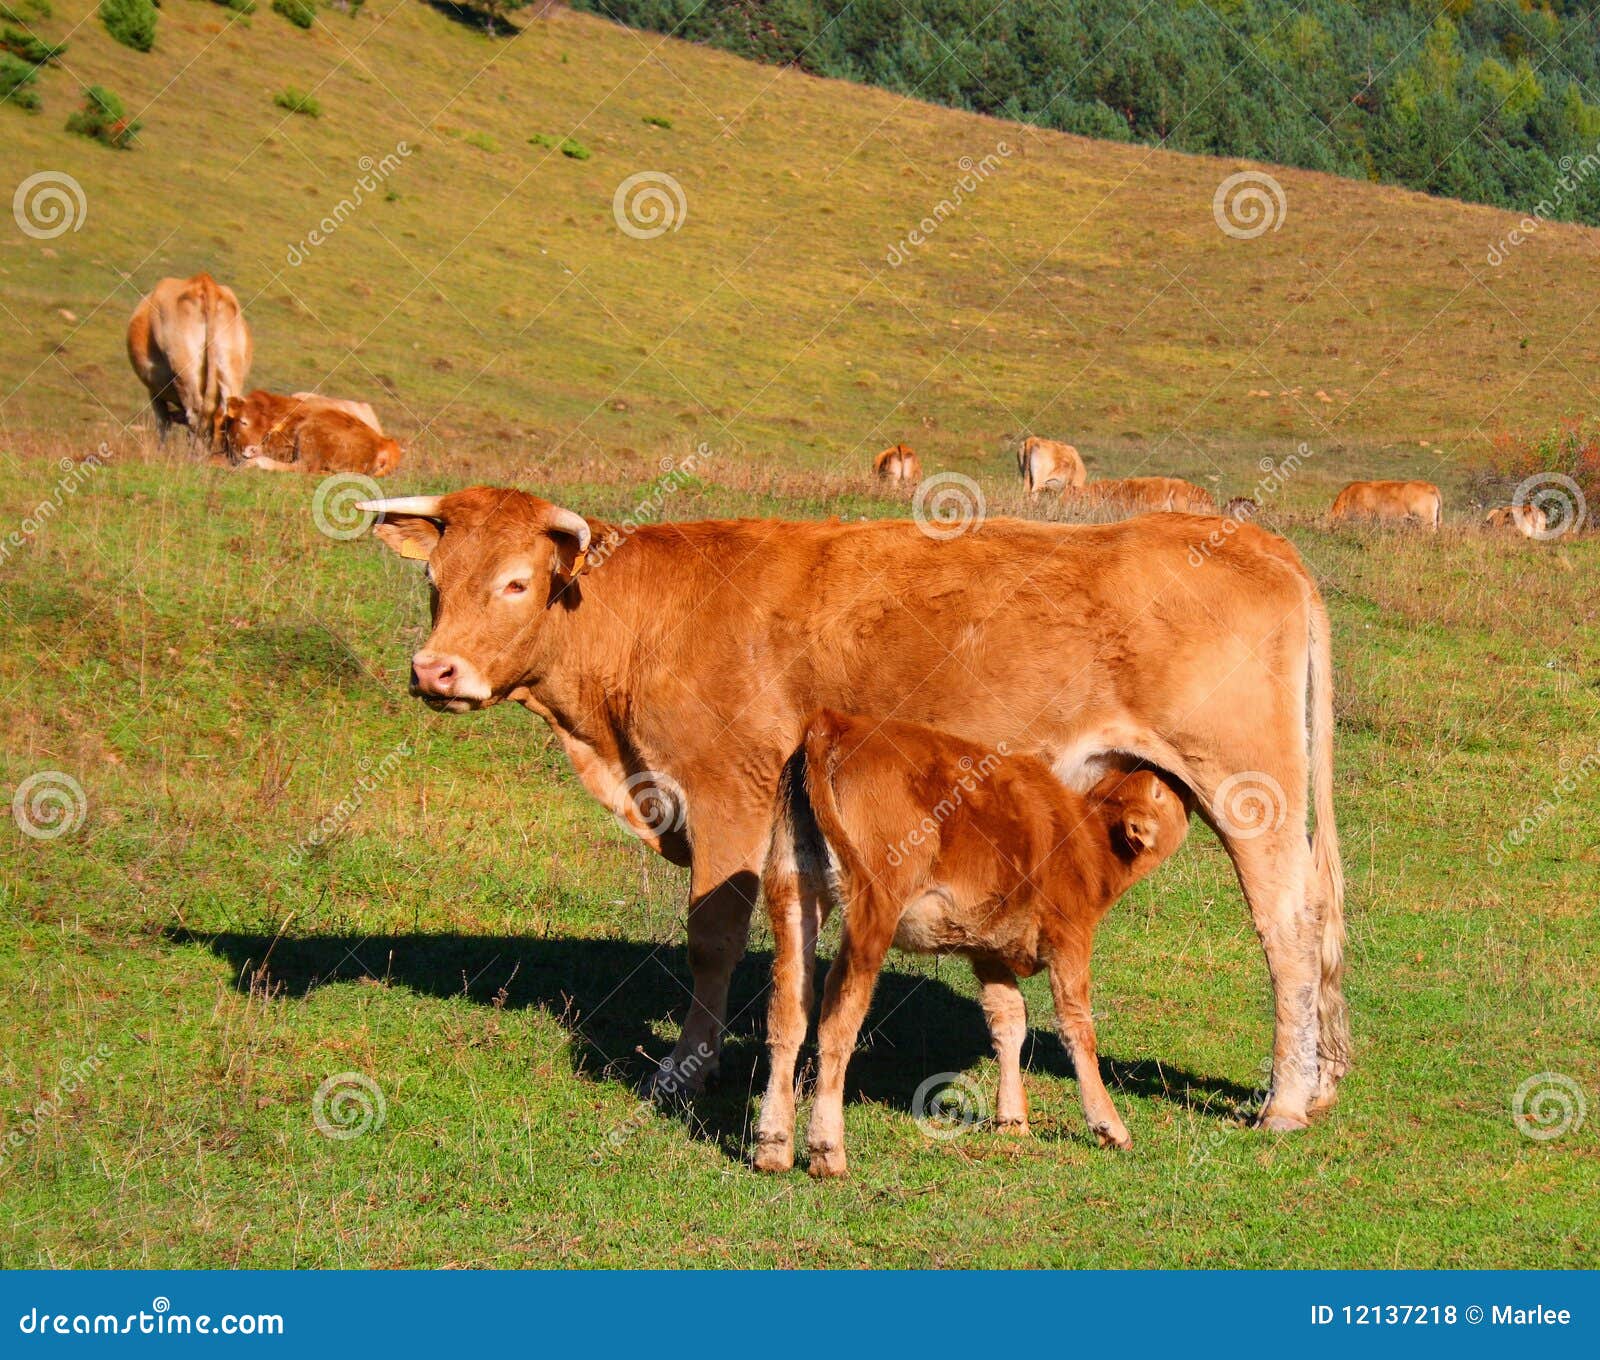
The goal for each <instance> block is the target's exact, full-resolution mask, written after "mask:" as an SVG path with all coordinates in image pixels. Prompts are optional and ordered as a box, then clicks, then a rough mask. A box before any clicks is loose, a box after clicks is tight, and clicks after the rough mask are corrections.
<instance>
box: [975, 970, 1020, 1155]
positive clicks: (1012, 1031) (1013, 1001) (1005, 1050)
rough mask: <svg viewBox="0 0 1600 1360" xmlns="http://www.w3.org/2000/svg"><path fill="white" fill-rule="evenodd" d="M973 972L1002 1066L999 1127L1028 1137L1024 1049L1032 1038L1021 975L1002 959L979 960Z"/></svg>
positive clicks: (992, 1039) (985, 1017) (990, 1036)
mask: <svg viewBox="0 0 1600 1360" xmlns="http://www.w3.org/2000/svg"><path fill="white" fill-rule="evenodd" d="M972 971H973V972H974V973H975V974H976V975H977V978H978V982H979V984H980V991H979V1000H980V1002H981V1003H982V1005H983V1015H984V1019H986V1020H987V1021H988V1022H989V1038H990V1041H991V1042H992V1043H993V1044H994V1056H995V1058H996V1060H997V1061H998V1062H999V1064H1000V1099H999V1101H998V1102H997V1103H996V1105H995V1114H994V1122H995V1127H996V1128H998V1129H999V1130H1000V1131H1001V1132H1002V1133H1015V1134H1021V1135H1026V1134H1027V1132H1028V1096H1027V1093H1026V1092H1025V1091H1024V1090H1023V1089H1022V1045H1023V1041H1024V1040H1026V1039H1027V1037H1028V1007H1027V1003H1026V1002H1024V1001H1023V999H1022V989H1021V988H1020V987H1018V986H1017V975H1016V974H1015V973H1013V972H1012V971H1011V970H1010V969H1009V968H1007V967H1006V966H1005V964H1003V963H1001V962H1000V961H999V960H998V959H986V958H981V957H979V958H975V959H973V961H972Z"/></svg>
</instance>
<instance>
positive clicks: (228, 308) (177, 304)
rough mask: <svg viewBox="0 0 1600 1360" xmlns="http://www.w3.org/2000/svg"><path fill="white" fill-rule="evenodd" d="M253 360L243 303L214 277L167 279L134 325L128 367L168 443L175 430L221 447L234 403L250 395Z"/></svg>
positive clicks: (136, 312) (152, 293) (141, 309)
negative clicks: (225, 416)
mask: <svg viewBox="0 0 1600 1360" xmlns="http://www.w3.org/2000/svg"><path fill="white" fill-rule="evenodd" d="M252 355H253V345H252V342H251V339H250V327H249V326H248V325H246V324H245V319H244V313H243V312H242V311H241V310H240V308H239V299H238V298H237V297H236V296H234V292H233V289H231V288H229V287H227V286H226V285H224V284H220V283H218V282H217V281H216V280H215V279H214V278H212V277H211V275H209V274H196V275H195V276H194V277H193V278H192V279H162V280H161V282H160V283H158V284H156V286H155V287H154V288H152V289H151V290H150V292H149V294H148V296H146V297H145V298H143V299H142V300H141V301H140V303H139V305H138V306H137V307H135V308H134V309H133V319H132V320H131V321H129V322H128V361H129V362H130V363H131V364H132V365H133V371H134V372H135V373H136V374H138V376H139V381H140V382H142V383H143V384H144V386H145V390H146V391H147V392H149V394H150V409H151V410H152V411H153V412H154V413H155V418H156V432H157V434H158V435H159V436H160V438H161V440H162V441H163V442H165V440H166V437H167V430H168V429H169V428H171V427H172V426H173V425H186V426H187V427H188V429H189V433H190V434H191V435H192V436H193V437H194V438H195V439H197V440H199V441H200V442H201V443H202V444H204V445H205V446H206V447H207V448H211V447H214V446H215V444H216V441H217V437H218V428H217V427H218V423H219V422H220V420H221V418H222V412H223V409H224V408H225V407H226V405H227V402H228V398H229V397H236V396H238V395H240V394H241V393H242V392H243V391H244V384H245V379H246V378H247V377H249V375H250V360H251V357H252Z"/></svg>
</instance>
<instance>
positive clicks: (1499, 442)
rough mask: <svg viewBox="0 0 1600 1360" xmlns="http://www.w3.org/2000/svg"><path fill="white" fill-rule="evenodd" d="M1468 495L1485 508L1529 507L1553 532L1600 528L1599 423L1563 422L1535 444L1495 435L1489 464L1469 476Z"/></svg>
mask: <svg viewBox="0 0 1600 1360" xmlns="http://www.w3.org/2000/svg"><path fill="white" fill-rule="evenodd" d="M1573 487H1576V488H1577V493H1576V495H1575V494H1574V493H1573ZM1471 489H1472V494H1473V496H1474V498H1475V499H1476V500H1477V501H1478V503H1479V504H1480V505H1484V506H1496V505H1510V504H1513V503H1514V502H1516V501H1518V500H1520V501H1523V502H1528V501H1531V502H1532V503H1533V504H1535V505H1537V506H1539V507H1540V508H1541V509H1543V510H1544V511H1545V512H1546V514H1548V515H1549V517H1550V522H1551V525H1552V527H1554V526H1555V525H1556V524H1557V523H1564V524H1567V525H1568V527H1570V528H1572V529H1575V530H1577V531H1580V532H1581V531H1583V530H1593V529H1596V528H1600V422H1597V421H1595V420H1592V419H1591V420H1564V421H1562V422H1561V424H1560V425H1558V426H1557V427H1556V428H1555V429H1553V430H1549V431H1547V432H1546V433H1544V434H1543V435H1540V436H1538V437H1536V438H1533V437H1528V436H1523V435H1511V434H1501V435H1496V436H1495V440H1494V449H1493V452H1492V453H1491V454H1490V456H1489V458H1488V460H1487V462H1485V463H1484V464H1483V465H1482V466H1480V467H1478V468H1476V469H1474V471H1473V474H1472V479H1471ZM1519 491H1520V492H1521V495H1520V496H1519V495H1518V492H1519ZM1579 516H1581V522H1579V521H1578V517H1579Z"/></svg>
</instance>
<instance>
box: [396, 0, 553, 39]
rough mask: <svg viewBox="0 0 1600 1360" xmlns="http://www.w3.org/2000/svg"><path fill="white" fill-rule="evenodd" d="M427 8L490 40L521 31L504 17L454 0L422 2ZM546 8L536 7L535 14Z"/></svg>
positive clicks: (510, 36)
mask: <svg viewBox="0 0 1600 1360" xmlns="http://www.w3.org/2000/svg"><path fill="white" fill-rule="evenodd" d="M423 3H424V4H426V5H427V7H428V8H429V9H431V10H433V11H434V12H435V13H437V14H442V15H444V17H445V18H446V19H448V20H450V22H451V23H453V24H460V25H461V26H462V27H463V28H470V29H471V30H472V31H473V32H474V33H478V34H481V35H483V36H485V37H490V38H514V37H516V36H517V34H519V33H521V32H522V30H521V29H520V28H518V27H517V26H516V25H515V24H514V23H512V22H511V20H509V19H507V18H506V17H505V16H504V15H501V16H500V17H499V18H495V17H494V16H493V15H491V14H490V13H489V12H488V11H487V10H485V9H482V8H480V7H479V6H477V5H470V4H468V5H462V4H456V3H454V0H423ZM547 8H548V6H546V5H538V6H536V9H537V12H538V13H539V14H543V13H544V11H545V9H547Z"/></svg>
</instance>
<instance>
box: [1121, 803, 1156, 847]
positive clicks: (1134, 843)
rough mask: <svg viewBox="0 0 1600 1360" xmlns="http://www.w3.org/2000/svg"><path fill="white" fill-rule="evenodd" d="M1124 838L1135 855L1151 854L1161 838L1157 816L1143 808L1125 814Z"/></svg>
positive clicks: (1123, 819) (1123, 822) (1123, 820)
mask: <svg viewBox="0 0 1600 1360" xmlns="http://www.w3.org/2000/svg"><path fill="white" fill-rule="evenodd" d="M1122 838H1123V840H1125V841H1127V843H1128V849H1130V850H1131V851H1133V853H1134V854H1136V855H1146V854H1149V853H1150V851H1152V850H1154V849H1155V848H1156V842H1157V840H1158V839H1159V838H1160V831H1159V829H1158V827H1157V824H1156V819H1155V816H1154V815H1153V814H1152V813H1150V812H1147V811H1145V810H1144V809H1142V808H1141V809H1138V810H1132V811H1128V812H1125V813H1123V815H1122Z"/></svg>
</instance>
